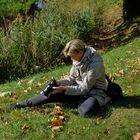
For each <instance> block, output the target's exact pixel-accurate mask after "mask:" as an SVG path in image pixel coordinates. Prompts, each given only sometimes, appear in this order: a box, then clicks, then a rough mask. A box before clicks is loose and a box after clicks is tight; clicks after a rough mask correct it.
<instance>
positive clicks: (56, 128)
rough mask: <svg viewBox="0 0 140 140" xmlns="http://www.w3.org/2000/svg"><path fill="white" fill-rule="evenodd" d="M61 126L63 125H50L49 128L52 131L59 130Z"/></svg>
mask: <svg viewBox="0 0 140 140" xmlns="http://www.w3.org/2000/svg"><path fill="white" fill-rule="evenodd" d="M62 128H63V126H61V125H59V126H52V128H51V130H52V131H60V130H61V129H62Z"/></svg>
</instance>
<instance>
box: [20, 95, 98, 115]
mask: <svg viewBox="0 0 140 140" xmlns="http://www.w3.org/2000/svg"><path fill="white" fill-rule="evenodd" d="M54 102H61V103H64V104H66V105H68V106H73V105H74V106H75V107H78V111H79V113H80V115H81V116H92V115H95V114H96V113H97V112H98V110H99V108H100V106H99V103H98V101H97V100H96V99H95V98H94V97H85V96H72V95H65V94H64V93H50V94H48V95H47V96H46V95H44V94H38V95H37V96H34V97H31V98H29V99H27V100H24V101H22V102H20V103H18V108H24V107H31V106H39V105H43V104H46V103H54Z"/></svg>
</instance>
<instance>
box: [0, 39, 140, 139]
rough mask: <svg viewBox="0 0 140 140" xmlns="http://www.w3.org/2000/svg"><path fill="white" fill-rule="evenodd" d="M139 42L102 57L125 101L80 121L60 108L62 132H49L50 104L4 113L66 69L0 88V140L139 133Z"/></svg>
mask: <svg viewBox="0 0 140 140" xmlns="http://www.w3.org/2000/svg"><path fill="white" fill-rule="evenodd" d="M139 44H140V39H139V38H136V39H134V40H133V41H132V42H130V43H129V44H127V45H125V46H120V47H118V48H114V49H112V50H110V51H108V52H104V53H102V56H103V58H104V61H105V66H106V72H107V73H109V74H110V75H112V76H113V77H114V78H115V81H116V82H117V83H119V84H120V85H121V87H122V89H123V92H124V95H125V98H124V99H123V100H121V101H119V102H114V103H110V104H109V105H107V106H105V107H104V108H102V109H101V111H100V112H99V113H98V115H97V116H94V117H92V118H82V117H80V116H79V115H78V113H77V110H75V109H69V108H64V107H62V109H63V112H64V113H65V114H64V116H65V121H64V128H63V129H62V131H57V132H53V131H51V130H50V129H49V128H48V126H49V125H50V121H49V120H50V119H51V116H49V115H48V112H49V111H52V110H53V108H54V104H50V105H44V106H41V107H39V108H27V109H21V110H15V111H12V112H10V113H5V112H4V111H3V109H5V108H6V107H7V106H9V105H10V104H11V103H15V102H17V101H21V100H23V99H26V98H28V97H31V96H33V95H35V94H38V92H39V91H40V90H41V88H42V87H43V86H45V83H46V81H47V80H48V79H50V78H51V76H52V75H53V76H54V77H56V79H58V78H60V76H61V75H63V74H65V73H67V72H68V71H69V69H70V66H67V67H61V68H58V69H57V70H51V71H49V72H46V73H39V74H37V75H32V76H30V77H27V78H26V79H19V80H17V81H13V82H11V83H6V84H3V85H0V93H1V94H0V95H3V93H4V92H8V93H9V94H5V95H4V96H1V97H0V123H1V125H0V130H1V131H0V139H10V140H15V139H17V140H19V139H24V140H32V139H33V140H50V139H55V140H68V139H71V140H131V138H132V136H133V135H134V134H135V133H137V132H138V131H140V124H139V122H140V109H139V108H140V93H139V88H140V75H139V72H140V58H139V56H140V49H139V48H140V47H139Z"/></svg>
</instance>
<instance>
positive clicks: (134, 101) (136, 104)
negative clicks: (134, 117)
mask: <svg viewBox="0 0 140 140" xmlns="http://www.w3.org/2000/svg"><path fill="white" fill-rule="evenodd" d="M121 107H123V108H140V96H125V97H124V98H123V99H121V100H119V101H114V102H110V103H109V104H108V105H106V106H105V107H103V108H101V110H100V111H99V113H98V114H97V115H98V116H102V117H103V118H106V117H109V116H110V115H111V113H112V108H121Z"/></svg>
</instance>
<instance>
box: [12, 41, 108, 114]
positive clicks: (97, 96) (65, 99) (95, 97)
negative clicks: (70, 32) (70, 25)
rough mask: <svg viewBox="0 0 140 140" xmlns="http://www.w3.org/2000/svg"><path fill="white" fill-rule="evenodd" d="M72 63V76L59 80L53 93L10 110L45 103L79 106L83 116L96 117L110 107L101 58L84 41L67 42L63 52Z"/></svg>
mask: <svg viewBox="0 0 140 140" xmlns="http://www.w3.org/2000/svg"><path fill="white" fill-rule="evenodd" d="M63 53H64V55H65V56H69V57H70V58H71V60H72V62H73V65H72V68H71V71H70V76H69V77H68V78H67V79H62V80H57V81H56V85H55V86H54V87H53V91H52V92H49V93H48V94H45V92H41V93H42V94H39V95H37V96H34V97H31V98H30V99H27V100H25V101H22V102H20V103H17V104H15V105H13V106H11V110H13V109H17V108H24V107H32V106H39V105H43V104H46V103H52V102H61V103H66V104H71V103H76V104H75V105H76V107H77V108H78V112H79V113H80V115H81V116H92V115H96V114H97V112H98V110H99V109H100V107H102V106H104V105H105V104H107V103H108V102H109V100H110V98H109V97H108V96H107V95H106V93H105V92H104V91H105V90H106V85H107V84H106V80H105V68H104V64H103V60H102V58H101V56H100V55H99V54H98V53H97V52H96V50H95V49H94V48H92V47H88V46H87V45H86V44H85V43H84V42H83V41H82V40H79V39H74V40H71V41H70V42H68V43H67V44H66V46H65V48H64V51H63Z"/></svg>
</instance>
